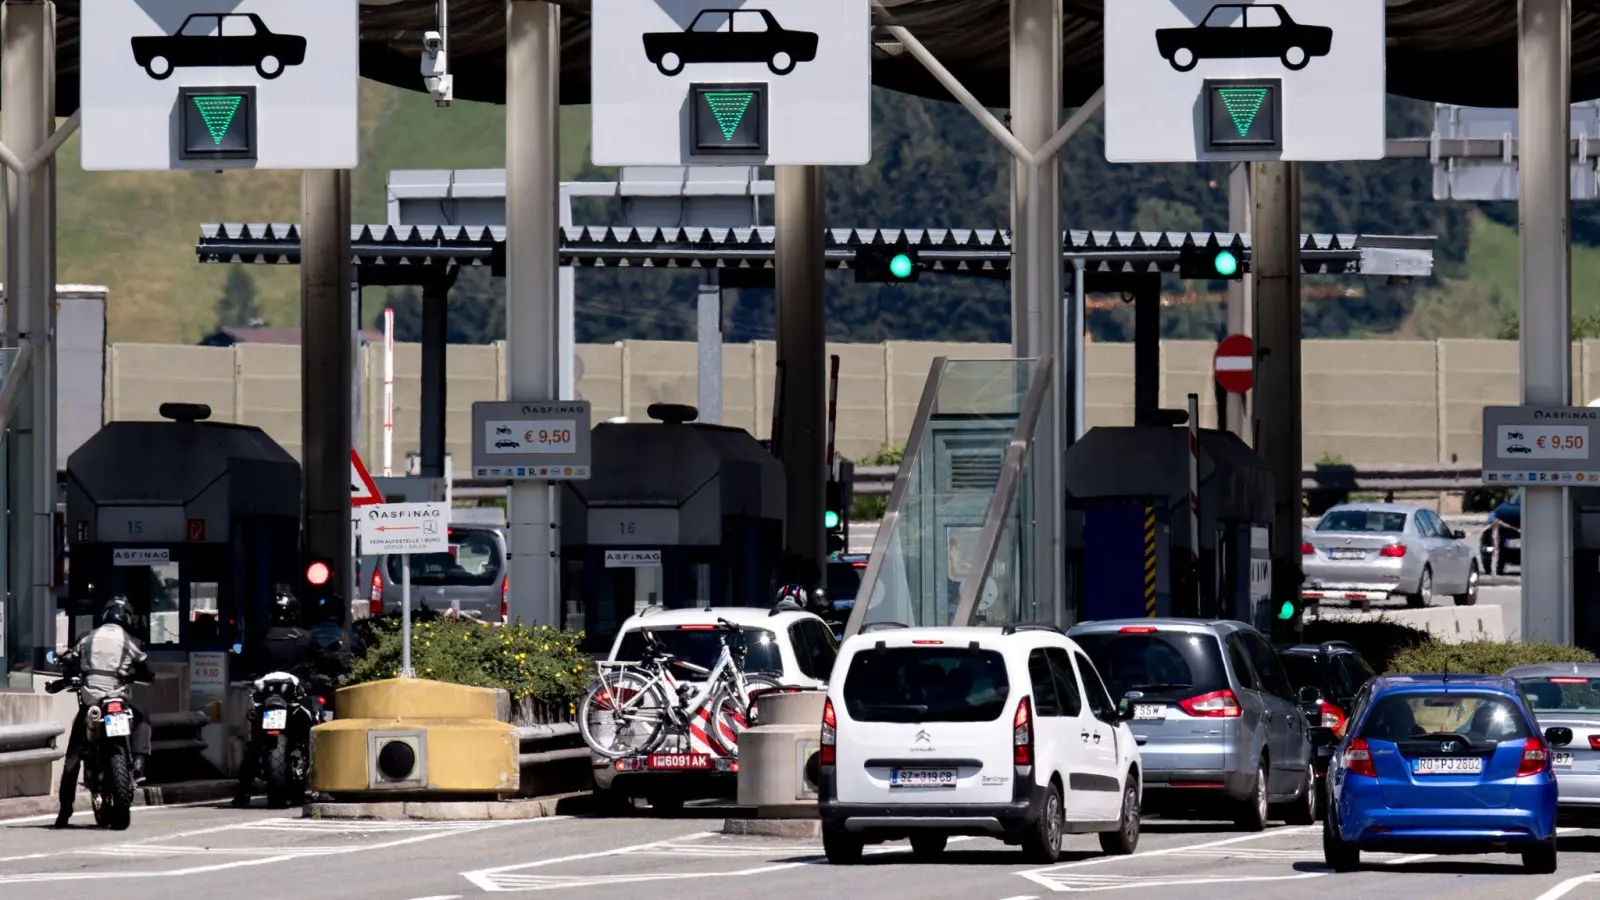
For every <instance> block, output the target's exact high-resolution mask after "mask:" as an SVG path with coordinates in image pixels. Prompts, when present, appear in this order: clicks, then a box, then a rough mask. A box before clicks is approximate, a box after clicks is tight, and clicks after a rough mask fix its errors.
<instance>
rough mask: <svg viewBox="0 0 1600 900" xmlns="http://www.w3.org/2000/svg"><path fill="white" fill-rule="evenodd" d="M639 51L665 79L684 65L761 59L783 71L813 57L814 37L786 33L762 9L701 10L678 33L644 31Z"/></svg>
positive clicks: (778, 72)
mask: <svg viewBox="0 0 1600 900" xmlns="http://www.w3.org/2000/svg"><path fill="white" fill-rule="evenodd" d="M644 55H645V58H646V59H648V60H650V62H652V63H654V64H655V67H656V68H657V69H660V70H661V74H663V75H666V76H668V77H671V76H673V75H676V74H678V73H679V72H682V71H683V67H684V65H685V64H687V63H766V64H767V68H768V69H771V70H772V74H774V75H787V74H789V73H790V72H792V71H794V67H795V65H796V64H797V63H803V62H811V61H812V60H814V59H816V58H817V35H816V33H815V32H811V31H790V30H788V29H786V28H784V27H783V26H782V25H780V24H778V20H777V19H775V18H773V16H772V13H770V12H768V11H767V10H764V9H702V10H700V12H699V13H698V14H697V15H696V16H695V17H694V20H693V21H691V22H690V23H689V27H688V28H685V29H684V30H682V31H658V32H653V33H649V34H646V35H644Z"/></svg>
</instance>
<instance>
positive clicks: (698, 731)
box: [595, 660, 743, 772]
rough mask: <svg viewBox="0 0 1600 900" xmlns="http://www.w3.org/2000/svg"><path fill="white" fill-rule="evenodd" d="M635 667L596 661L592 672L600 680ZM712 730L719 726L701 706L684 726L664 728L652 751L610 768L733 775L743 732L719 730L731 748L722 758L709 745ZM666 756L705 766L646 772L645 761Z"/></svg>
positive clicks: (630, 663)
mask: <svg viewBox="0 0 1600 900" xmlns="http://www.w3.org/2000/svg"><path fill="white" fill-rule="evenodd" d="M638 666H639V662H638V661H637V660H634V661H628V660H597V661H596V662H595V668H596V669H597V670H598V671H599V673H600V675H601V676H602V677H603V676H604V675H606V674H607V673H608V672H610V671H615V670H622V669H629V668H637V667H638ZM670 699H672V700H673V701H675V702H676V701H678V700H679V698H678V697H676V696H673V697H671V698H670ZM716 727H719V726H718V725H717V723H716V722H715V721H714V720H713V719H712V716H711V708H710V706H702V707H701V708H700V709H699V710H698V711H696V712H695V714H694V717H693V718H691V719H690V720H689V721H688V723H687V724H685V725H669V726H667V729H666V730H665V733H664V734H663V735H662V739H661V743H660V744H659V745H658V746H657V747H656V749H655V750H653V751H651V752H649V753H643V754H638V755H635V756H625V757H622V758H620V759H617V760H615V761H614V763H613V765H614V767H615V768H616V770H617V771H618V772H644V771H683V772H737V771H739V762H738V758H739V753H738V750H737V745H738V742H739V732H740V731H742V730H743V728H742V727H740V728H739V729H738V730H737V731H734V732H732V733H728V731H727V729H726V728H724V729H723V735H722V737H723V739H724V740H726V741H728V742H729V743H730V744H732V745H734V747H735V750H734V752H733V753H728V754H723V753H720V752H718V750H717V747H716V745H715V744H713V743H712V741H711V738H710V734H711V729H712V728H716ZM670 756H687V757H707V758H709V765H699V764H698V763H699V760H695V761H694V762H695V763H696V765H683V766H673V767H671V768H669V769H659V768H658V769H655V770H652V769H651V768H650V766H649V761H650V758H651V757H670Z"/></svg>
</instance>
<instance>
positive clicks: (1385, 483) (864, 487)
mask: <svg viewBox="0 0 1600 900" xmlns="http://www.w3.org/2000/svg"><path fill="white" fill-rule="evenodd" d="M896 471H898V470H897V469H896V468H895V467H894V466H856V479H855V488H854V490H855V492H856V493H857V494H861V495H864V496H865V495H874V496H882V495H885V494H888V493H889V489H890V488H891V487H892V486H893V485H894V476H895V472H896ZM1301 479H1302V481H1301V484H1302V486H1303V487H1304V489H1305V490H1308V491H1348V492H1358V491H1359V492H1371V493H1388V492H1395V493H1403V492H1406V491H1465V490H1472V489H1475V488H1481V487H1483V486H1484V484H1483V469H1482V468H1480V467H1477V466H1442V465H1405V464H1399V465H1364V466H1316V467H1314V468H1310V469H1306V470H1305V471H1304V472H1303V473H1302V474H1301Z"/></svg>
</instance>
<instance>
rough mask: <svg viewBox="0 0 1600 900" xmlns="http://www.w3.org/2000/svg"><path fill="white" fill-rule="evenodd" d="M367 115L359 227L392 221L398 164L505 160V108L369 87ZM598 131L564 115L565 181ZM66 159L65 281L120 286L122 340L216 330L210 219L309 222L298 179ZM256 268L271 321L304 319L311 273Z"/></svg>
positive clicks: (67, 154) (115, 310)
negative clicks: (437, 101) (200, 253)
mask: <svg viewBox="0 0 1600 900" xmlns="http://www.w3.org/2000/svg"><path fill="white" fill-rule="evenodd" d="M361 119H362V123H361V129H362V135H361V146H362V148H363V149H362V162H361V167H360V168H359V169H358V170H357V171H356V174H355V183H354V190H355V196H354V198H353V202H354V210H353V217H354V219H355V221H356V222H358V223H367V222H382V221H383V220H384V177H385V173H386V172H388V170H390V169H425V168H499V167H501V166H504V165H505V137H504V130H503V123H504V120H505V117H504V113H503V111H502V109H501V107H498V106H492V105H487V104H479V103H456V104H455V105H453V106H451V107H449V108H448V109H440V108H438V107H436V106H435V105H434V104H433V101H432V100H431V99H430V98H429V97H428V96H427V95H426V94H421V93H417V92H414V91H402V90H399V89H397V88H392V87H389V86H387V85H380V84H377V83H374V82H364V83H363V85H362V92H361ZM588 128H589V126H588V110H587V108H571V109H566V110H563V116H562V163H563V172H564V177H571V175H572V174H573V173H575V172H577V171H578V169H579V168H580V167H581V166H582V164H583V162H584V158H585V156H586V155H587V148H588ZM57 159H58V160H59V163H60V165H59V167H58V188H57V200H56V203H57V218H58V221H59V225H58V227H57V235H58V241H59V247H58V252H57V258H58V263H57V270H58V271H57V276H58V278H59V280H60V281H62V282H81V283H92V284H105V285H108V286H110V288H111V302H110V309H109V314H108V315H109V318H110V322H109V328H110V336H111V339H112V340H116V341H193V340H197V339H198V338H199V337H200V336H201V335H203V334H205V333H207V332H209V331H210V330H211V328H212V327H213V326H214V325H215V324H216V316H215V312H214V304H215V303H216V300H217V298H218V296H220V295H221V293H222V285H223V281H224V279H225V278H226V277H227V274H228V269H227V267H226V266H202V265H200V264H198V263H197V262H195V255H194V242H195V239H196V238H197V237H198V236H199V226H200V223H202V222H217V221H224V222H240V221H244V222H293V221H298V219H299V215H300V176H299V173H298V172H244V171H234V172H227V173H223V174H216V173H214V172H152V173H134V172H85V171H83V170H82V169H81V168H80V167H79V150H78V141H77V139H76V138H73V139H72V140H70V141H68V142H67V144H66V146H65V147H64V148H63V150H62V153H61V154H60V155H59V156H58V157H57ZM249 272H250V274H251V275H252V276H253V277H254V279H255V284H256V290H257V297H258V299H259V301H260V303H261V308H262V312H263V313H264V315H265V317H266V319H267V321H268V322H270V323H272V324H275V325H293V324H295V323H296V322H298V320H299V317H300V313H299V299H298V295H299V293H298V292H299V270H298V269H297V268H295V267H293V266H283V267H272V266H250V267H249Z"/></svg>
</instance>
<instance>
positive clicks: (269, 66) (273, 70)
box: [256, 54, 283, 79]
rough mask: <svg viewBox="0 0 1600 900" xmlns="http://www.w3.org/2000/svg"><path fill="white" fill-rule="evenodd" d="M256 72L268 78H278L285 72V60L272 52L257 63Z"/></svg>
mask: <svg viewBox="0 0 1600 900" xmlns="http://www.w3.org/2000/svg"><path fill="white" fill-rule="evenodd" d="M256 74H257V75H260V76H261V77H262V78H267V79H272V78H277V77H278V76H279V75H282V74H283V60H281V59H279V58H277V57H276V56H273V55H271V54H268V55H266V56H263V57H261V59H260V61H259V62H257V63H256Z"/></svg>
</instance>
